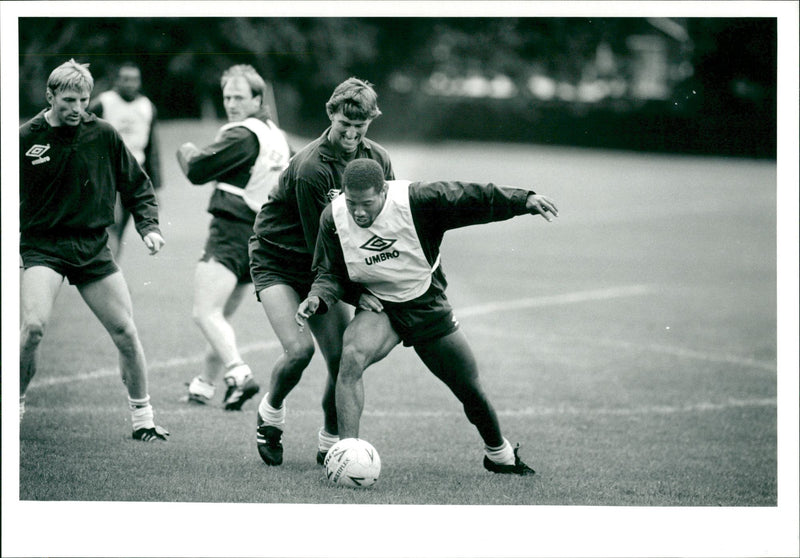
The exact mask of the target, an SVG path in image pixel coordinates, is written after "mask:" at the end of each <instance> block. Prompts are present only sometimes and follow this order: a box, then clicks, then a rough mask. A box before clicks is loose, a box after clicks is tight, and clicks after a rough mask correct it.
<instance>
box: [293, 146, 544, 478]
mask: <svg viewBox="0 0 800 558" xmlns="http://www.w3.org/2000/svg"><path fill="white" fill-rule="evenodd" d="M342 194H343V195H341V196H339V197H338V198H336V199H335V200H334V201H333V202H332V203H331V205H330V207H328V208H326V209H325V211H323V213H322V216H321V217H320V229H319V235H318V236H317V245H316V251H315V254H314V270H315V271H316V272H317V277H316V279H315V280H314V283H313V285H312V286H311V290H310V292H309V295H308V297H307V298H306V299H305V300H304V301H303V302H302V303H300V306H299V307H298V309H297V314H296V317H295V319H296V321H297V324H298V325H299V326H300V327H301V329H302V328H303V327H304V326H305V320H306V319H308V318H309V317H310V316H312V315H314V314H316V313H324V312H326V311H327V308H328V307H329V306H330V305H331V304H334V303H335V302H336V301H337V300H339V299H340V298H341V297H342V294H343V292H344V287H345V285H346V284H347V282H348V281H349V280H352V281H356V282H357V283H360V284H361V285H363V287H364V288H366V290H367V291H368V292H369V293H371V294H372V295H374V297H376V298H374V299H372V300H373V301H374V302H375V305H374V306H373V307H372V309H371V310H372V311H358V312H357V313H356V316H355V317H354V318H353V321H352V322H350V325H348V327H347V330H346V331H345V334H344V346H343V348H342V358H341V361H340V367H339V375H338V378H337V381H336V409H337V418H338V425H339V436H340V438H357V437H358V432H359V423H360V420H361V413H362V410H363V408H364V386H363V381H362V376H363V372H364V370H365V369H366V368H367V367H368V366H369V365H370V364H372V363H373V362H377V361H379V360H381V359H382V358H384V357H385V356H386V355H387V354H388V353H389V352H390V351H391V350H392V348H393V347H394V346H395V345H397V343H399V342H400V341H401V340H402V341H403V343H404V345H406V346H412V347H414V350H415V351H416V353H417V354H418V355H419V357H420V358H421V359H422V362H423V363H424V364H425V366H427V367H428V369H429V370H430V371H431V372H433V373H434V374H435V375H436V377H437V378H439V379H440V380H442V381H443V382H444V383H445V384H446V385H447V387H449V388H450V390H451V391H452V392H453V393H454V394H455V396H456V397H457V398H458V400H459V401H460V402H461V403H462V405H463V407H464V412H465V414H466V416H467V418H468V419H469V421H470V422H471V423H472V424H474V425H475V427H476V428H477V429H478V433H479V434H480V436H481V438H482V439H483V442H484V451H485V457H484V461H483V464H484V467H485V468H486V469H488V470H489V471H492V472H494V473H507V474H516V475H530V474H533V472H534V471H533V469H531V468H530V467H528V466H527V465H526V464H525V463H523V462H522V460H520V458H519V455H518V454H517V450H518V448H519V444H517V447H516V448H514V447H512V446H511V444H510V443H509V442H508V440H507V439H506V438H504V437H503V434H502V432H501V430H500V424H499V421H498V419H497V414H496V413H495V410H494V407H493V406H492V404H491V403H490V402H489V400H488V397H487V396H486V393H485V392H484V391H483V387H482V386H481V383H480V380H479V377H478V368H477V364H476V362H475V357H474V356H473V353H472V349H471V348H470V346H469V344H468V343H467V340H466V337H465V336H464V334H463V332H461V330H460V329H459V328H458V322H457V321H456V320H455V318H454V317H453V311H452V308H451V307H450V303H449V302H448V301H447V298H446V297H445V296H444V291H445V288H446V286H447V281H446V280H445V276H444V272H443V271H442V267H441V265H439V249H440V246H441V243H442V239H443V236H444V233H445V232H446V231H447V230H450V229H455V228H458V227H464V226H468V225H474V224H479V223H488V222H492V221H502V220H505V219H509V218H511V217H514V216H516V215H524V214H529V213H533V214H539V215H542V216H544V217H545V218H546V219H547V220H548V221H550V219H551V217H550V215H554V216H557V215H558V210H557V208H556V206H555V204H554V203H553V202H552V200H550V199H548V198H547V197H545V196H541V195H538V194H536V193H534V192H532V191H530V190H520V189H517V188H501V187H498V186H495V185H494V184H475V183H468V182H429V183H426V182H412V183H408V182H407V181H390V182H387V181H386V180H385V179H384V177H383V175H382V173H381V169H380V167H379V166H377V165H375V163H374V162H372V161H369V160H357V161H353V162H351V163H350V164H348V166H347V168H346V169H345V172H344V176H343V177H342ZM382 314H386V315H387V316H388V317H389V321H390V322H391V324H392V328H391V329H390V330H387V329H386V328H376V327H374V326H373V324H374V323H376V322H380V321H381V320H382V319H383V318H382V317H381V315H382ZM365 347H367V348H369V347H372V348H378V349H377V350H365V349H364V348H365Z"/></svg>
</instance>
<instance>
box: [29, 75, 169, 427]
mask: <svg viewBox="0 0 800 558" xmlns="http://www.w3.org/2000/svg"><path fill="white" fill-rule="evenodd" d="M93 87H94V80H93V78H92V75H91V73H90V72H89V69H88V64H87V65H83V64H78V63H77V62H76V61H75V60H69V61H67V62H65V63H63V64H61V65H60V66H58V67H57V68H56V69H55V70H53V72H52V73H51V74H50V77H49V78H48V80H47V89H46V91H45V96H46V98H47V102H48V103H49V104H50V107H49V108H47V109H44V110H42V112H40V113H39V114H38V115H36V116H35V117H34V118H33V119H31V120H30V121H28V122H26V123H25V124H23V125H22V126H21V127H20V129H19V139H20V153H19V167H20V183H19V197H20V209H19V215H20V255H21V258H22V267H23V271H22V277H21V280H20V297H21V298H20V307H21V308H20V310H21V327H20V419H21V418H22V414H23V413H24V409H25V396H26V391H27V389H28V386H29V384H30V382H31V380H32V379H33V376H34V374H35V373H36V361H37V358H36V357H37V353H38V349H39V345H40V343H41V341H42V337H43V336H44V332H45V328H46V326H47V323H48V321H49V319H50V316H51V313H52V310H53V304H54V302H55V299H56V296H57V295H58V292H59V289H60V288H61V284H62V282H63V280H64V278H65V277H66V278H67V279H68V280H69V282H70V283H71V284H73V285H75V286H76V287H77V289H78V292H79V293H80V295H81V297H82V298H83V300H84V301H85V302H86V304H87V305H88V306H89V308H90V309H91V311H92V312H93V313H94V314H95V316H97V318H98V319H99V320H100V322H101V323H102V324H103V326H104V327H105V329H106V330H107V331H108V333H109V334H110V335H111V338H112V340H113V341H114V344H115V345H116V347H117V350H118V351H119V366H120V372H121V375H122V381H123V383H124V384H125V387H126V388H127V391H128V404H129V408H130V411H131V420H132V423H133V438H134V439H136V440H141V441H146V442H147V441H151V440H166V439H167V438H166V437H167V435H168V432H167V431H166V430H164V429H163V428H161V427H160V426H156V424H155V422H154V416H153V407H152V406H151V404H150V395H149V393H148V383H147V364H146V361H145V355H144V350H143V348H142V344H141V342H140V340H139V335H138V333H137V330H136V326H135V324H134V321H133V309H132V303H131V298H130V294H129V292H128V286H127V283H126V282H125V278H124V277H123V275H122V272H121V271H120V269H119V267H118V266H117V264H116V263H115V261H114V257H113V255H112V254H111V250H110V249H109V247H108V232H107V228H108V227H109V225H111V224H112V223H113V222H114V204H115V200H116V197H117V193H119V196H120V199H121V202H122V204H123V206H124V207H125V208H126V209H127V210H128V211H130V212H131V214H132V215H133V219H134V222H135V224H136V230H137V232H138V233H139V235H140V236H141V237H142V240H143V241H144V244H145V246H146V247H147V248H148V250H149V251H150V254H151V255H154V254H157V253H158V252H159V250H161V248H162V246H164V239H163V237H162V236H161V232H160V230H159V224H158V205H157V202H156V197H155V194H154V192H153V185H152V183H151V182H150V179H149V178H148V176H147V174H145V172H144V171H143V170H142V168H141V166H140V165H139V163H138V162H137V161H136V159H135V157H134V156H133V155H132V154H131V152H130V151H129V150H128V148H127V147H125V144H124V142H123V141H122V138H121V137H120V136H119V134H118V133H117V132H116V130H114V128H113V127H112V126H111V125H110V124H108V123H107V122H105V121H103V120H100V119H98V118H97V117H96V116H94V115H93V114H90V113H87V112H86V108H87V106H88V104H89V97H90V95H91V93H92V88H93Z"/></svg>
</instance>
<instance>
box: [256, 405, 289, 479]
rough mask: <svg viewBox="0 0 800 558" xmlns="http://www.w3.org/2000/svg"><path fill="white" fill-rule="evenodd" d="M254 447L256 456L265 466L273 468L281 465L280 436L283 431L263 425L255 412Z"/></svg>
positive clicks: (259, 416)
mask: <svg viewBox="0 0 800 558" xmlns="http://www.w3.org/2000/svg"><path fill="white" fill-rule="evenodd" d="M256 417H258V419H257V422H256V447H257V448H258V455H260V456H261V459H262V460H263V461H264V463H266V464H267V465H270V466H274V465H280V464H281V463H283V445H282V444H281V436H283V430H281V429H280V428H277V427H275V426H271V425H269V424H264V420H263V419H262V418H261V414H260V413H258V412H256Z"/></svg>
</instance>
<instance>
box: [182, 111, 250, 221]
mask: <svg viewBox="0 0 800 558" xmlns="http://www.w3.org/2000/svg"><path fill="white" fill-rule="evenodd" d="M256 118H261V120H264V121H266V118H265V117H259V116H258V115H256ZM259 149H260V147H259V143H258V138H257V137H256V135H255V134H254V133H253V132H251V131H250V130H248V129H247V128H245V127H244V126H235V127H233V128H229V129H227V130H225V132H224V133H223V134H222V137H221V138H220V139H219V141H215V142H214V143H212V144H211V145H208V146H207V147H205V148H203V149H201V150H200V153H198V154H196V155H193V156H192V157H191V158H190V159H189V160H188V161H187V167H188V169H187V174H186V178H188V179H189V182H191V183H192V184H198V185H199V184H206V183H208V182H212V181H215V180H216V181H220V182H225V183H227V184H232V185H234V186H239V187H240V188H242V189H244V187H245V186H247V183H248V182H249V180H250V170H251V169H252V168H253V165H254V164H255V162H256V159H258V154H259ZM208 212H209V213H211V214H212V215H213V216H215V217H222V218H225V219H233V220H236V221H243V222H245V223H249V224H252V223H253V221H254V220H255V217H256V213H255V211H253V210H252V209H250V207H249V206H248V205H247V203H245V201H244V199H242V198H241V197H240V196H237V195H235V194H231V193H230V192H225V191H223V190H219V189H217V188H215V189H214V193H213V194H211V199H210V200H209V202H208Z"/></svg>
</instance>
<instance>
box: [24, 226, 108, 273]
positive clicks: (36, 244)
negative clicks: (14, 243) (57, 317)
mask: <svg viewBox="0 0 800 558" xmlns="http://www.w3.org/2000/svg"><path fill="white" fill-rule="evenodd" d="M19 248H20V256H21V257H22V267H23V269H28V268H31V267H35V266H44V267H49V268H50V269H52V270H53V271H55V272H57V273H59V274H61V275H63V276H64V277H66V278H67V279H68V280H69V282H70V284H72V285H85V284H86V283H91V282H92V281H98V280H100V279H103V278H104V277H108V276H109V275H112V274H114V273H116V272H117V271H119V266H118V265H117V263H116V262H115V261H114V256H113V255H112V254H111V249H110V248H109V247H108V232H107V231H106V230H105V229H100V230H96V231H88V232H85V233H81V234H61V233H59V235H58V236H49V235H44V236H35V237H34V236H31V235H26V236H24V237H23V238H22V239H21V240H20V245H19Z"/></svg>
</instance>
